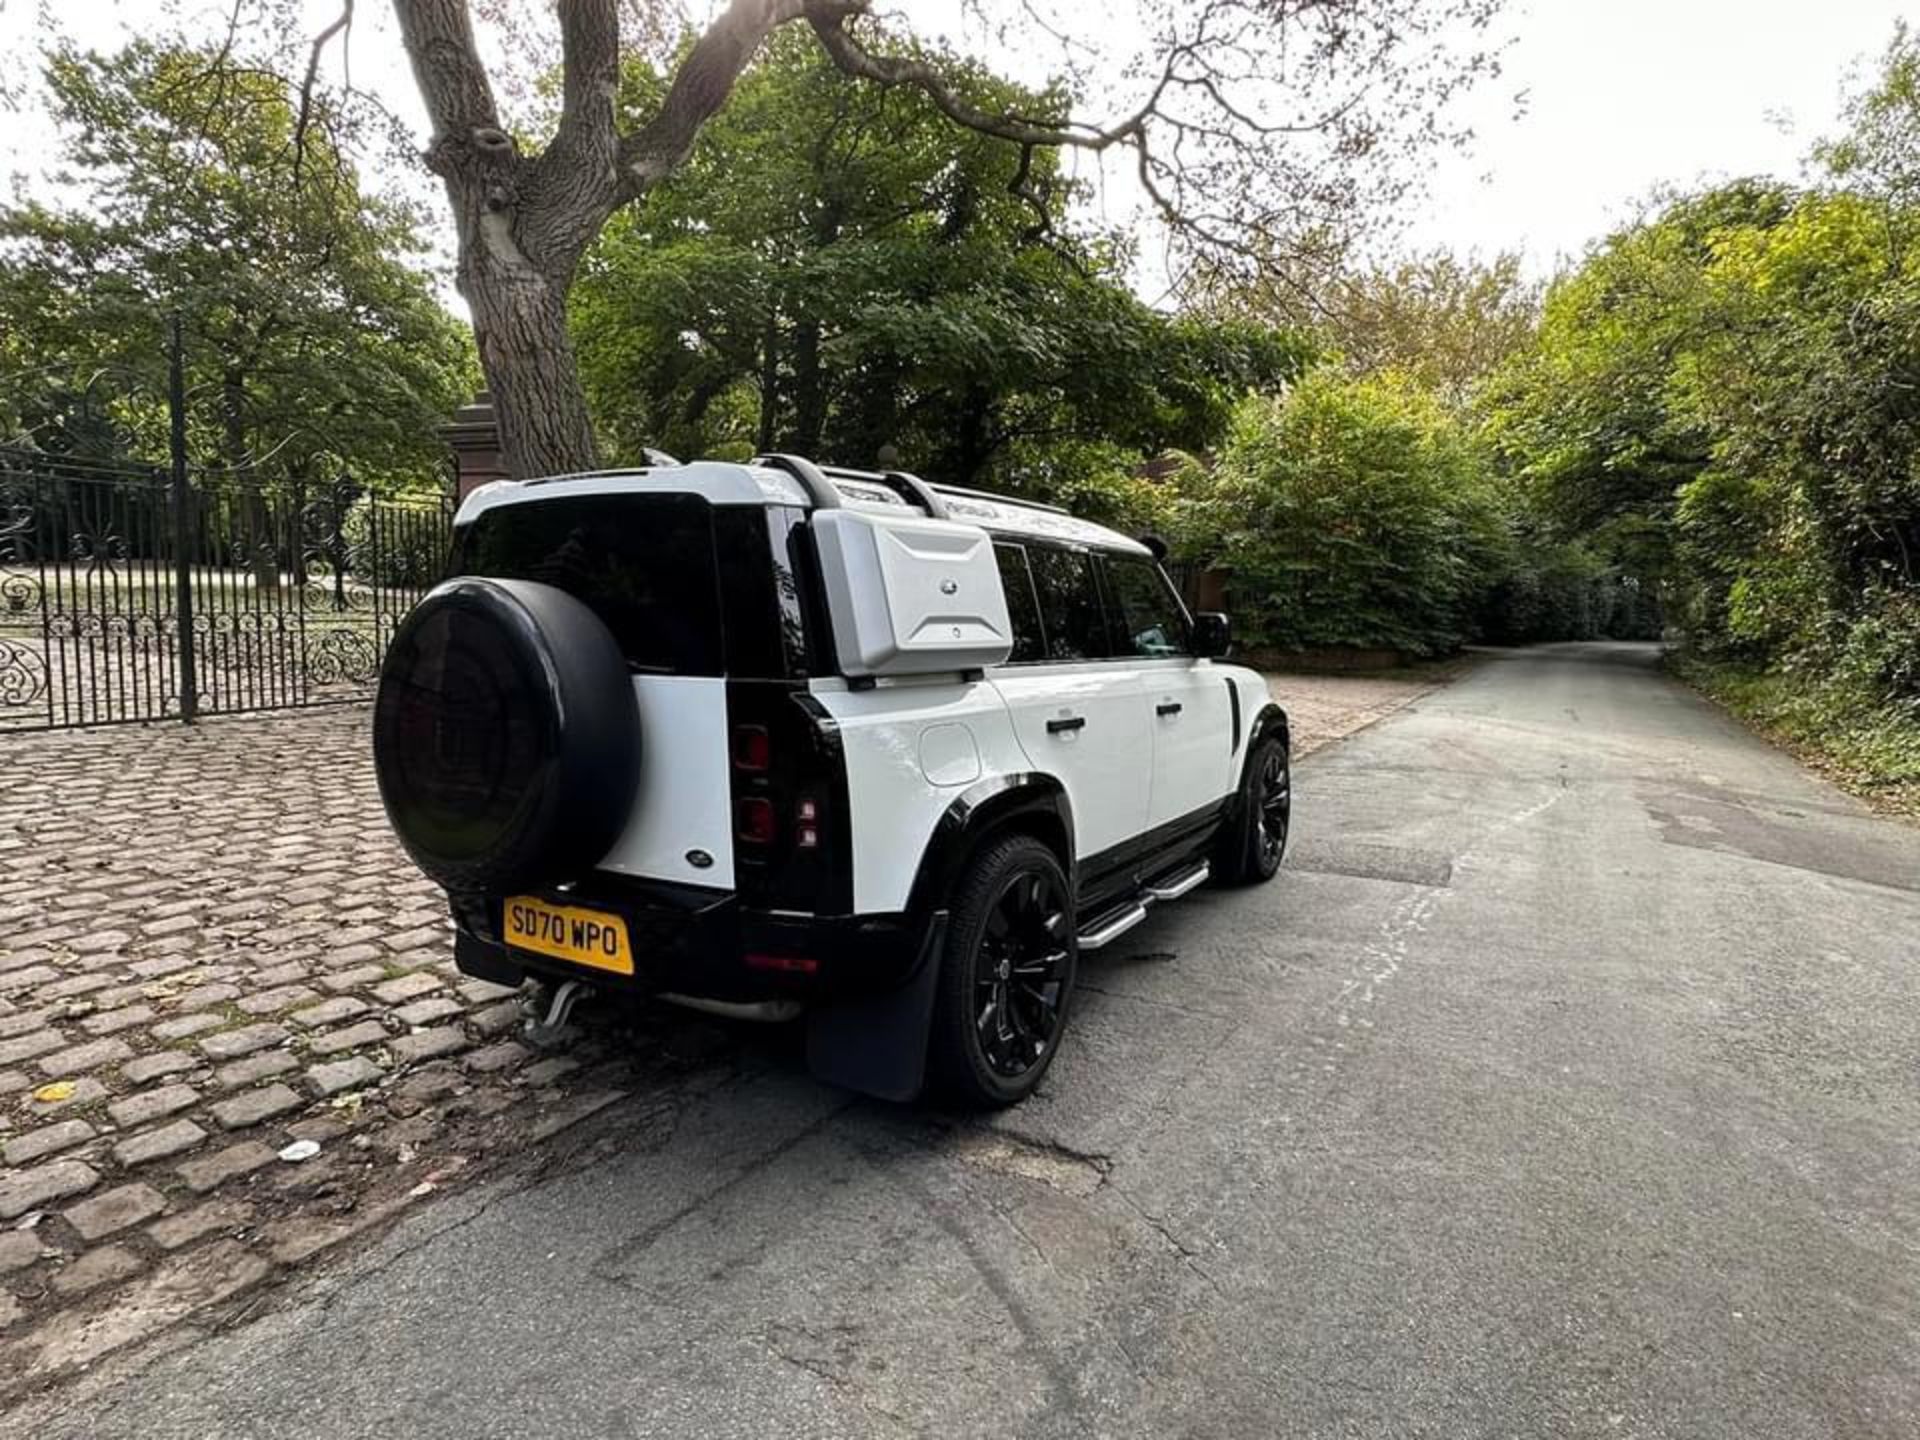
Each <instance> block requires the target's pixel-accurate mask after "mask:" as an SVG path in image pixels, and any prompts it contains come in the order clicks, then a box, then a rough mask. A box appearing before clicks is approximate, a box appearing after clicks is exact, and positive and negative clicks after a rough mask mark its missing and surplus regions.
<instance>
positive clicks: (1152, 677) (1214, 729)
mask: <svg viewBox="0 0 1920 1440" xmlns="http://www.w3.org/2000/svg"><path fill="white" fill-rule="evenodd" d="M1100 563H1101V567H1102V570H1103V573H1104V578H1105V581H1106V586H1107V596H1108V599H1109V601H1110V602H1111V603H1110V605H1109V609H1110V611H1111V612H1112V614H1113V617H1114V621H1115V624H1114V629H1115V630H1116V632H1117V633H1116V635H1115V637H1114V641H1115V647H1116V650H1117V652H1118V653H1119V655H1120V656H1121V657H1123V658H1124V659H1125V660H1126V661H1127V662H1128V663H1130V664H1132V665H1133V666H1135V667H1137V670H1138V673H1139V675H1140V682H1141V695H1142V697H1143V698H1142V708H1141V715H1142V718H1143V720H1144V721H1145V722H1146V724H1147V725H1148V727H1149V730H1150V733H1151V735H1152V747H1153V764H1152V767H1151V768H1152V772H1153V779H1152V782H1151V784H1150V786H1149V789H1148V798H1147V828H1149V829H1153V828H1157V827H1159V826H1162V825H1171V824H1172V823H1173V822H1175V821H1178V820H1182V819H1186V818H1188V817H1191V816H1195V815H1197V814H1199V813H1201V812H1204V811H1205V810H1206V809H1207V808H1208V807H1209V806H1211V805H1213V804H1214V803H1215V802H1217V801H1218V800H1219V799H1220V798H1221V797H1222V796H1224V795H1226V794H1227V792H1228V791H1229V790H1230V789H1231V788H1232V786H1233V744H1234V736H1233V698H1232V696H1231V695H1230V694H1229V692H1228V689H1227V680H1226V677H1225V676H1223V675H1221V674H1220V672H1219V671H1218V670H1216V669H1215V668H1214V667H1213V665H1212V663H1211V662H1209V661H1206V660H1199V659H1196V658H1195V657H1194V653H1193V622H1192V620H1191V619H1190V618H1189V617H1188V615H1187V609H1186V606H1185V605H1183V604H1181V603H1180V597H1179V596H1178V595H1177V594H1175V593H1174V589H1173V586H1172V585H1171V584H1169V583H1168V581H1167V577H1166V575H1165V574H1164V573H1162V571H1161V569H1160V567H1159V566H1158V565H1157V564H1155V563H1154V562H1153V560H1151V559H1150V558H1148V557H1147V556H1145V555H1103V556H1101V562H1100Z"/></svg>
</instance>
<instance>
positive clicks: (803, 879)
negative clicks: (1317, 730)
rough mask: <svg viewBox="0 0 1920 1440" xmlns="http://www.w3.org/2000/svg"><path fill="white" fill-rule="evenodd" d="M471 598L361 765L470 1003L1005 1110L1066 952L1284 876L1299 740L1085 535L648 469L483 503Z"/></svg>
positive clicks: (1113, 552)
mask: <svg viewBox="0 0 1920 1440" xmlns="http://www.w3.org/2000/svg"><path fill="white" fill-rule="evenodd" d="M453 574H454V578H452V579H449V580H447V581H446V582H444V583H443V584H441V585H440V586H439V587H438V588H436V589H435V590H433V591H432V592H431V593H430V594H429V595H428V596H427V597H426V598H425V599H424V600H423V601H422V602H421V603H420V605H419V606H418V608H417V609H415V610H414V611H413V612H412V614H410V615H409V616H408V617H407V620H406V621H405V623H404V624H403V625H402V627H401V629H400V632H399V634H398V635H397V636H396V638H395V640H394V643H393V646H392V648H391V651H390V652H389V655H388V657H387V661H386V665H385V668H384V670H383V671H382V674H381V680H380V693H379V699H378V703H377V706H376V710H375V721H374V754H375V760H376V763H377V768H378V772H379V780H380V790H381V795H382V798H383V799H384V800H385V802H386V807H387V813H388V815H389V817H390V818H391V820H392V822H393V826H394V829H395V830H396V831H397V832H398V834H399V836H400V839H401V841H402V842H403V843H404V844H405V846H406V847H407V849H408V851H409V852H410V853H411V854H412V856H413V857H414V859H415V860H416V861H417V862H418V864H419V865H420V866H421V868H422V869H424V870H425V871H426V872H427V873H428V874H429V875H431V876H433V877H434V878H435V879H436V880H438V881H439V882H440V883H441V884H442V885H443V886H444V887H445V888H446V890H447V892H448V895H449V898H450V901H451V905H452V910H453V915H454V921H455V926H456V931H457V938H456V948H455V956H456V959H457V961H458V963H459V965H460V967H461V968H462V969H463V970H465V971H466V972H468V973H469V974H473V975H477V976H482V977H485V978H486V979H489V980H497V981H502V982H505V983H517V982H519V981H521V980H523V979H525V978H527V977H528V976H537V977H539V978H542V979H544V980H547V981H549V982H554V983H557V984H560V983H563V982H565V981H567V980H573V981H581V982H588V983H591V984H592V985H595V986H600V987H605V988H609V989H616V990H626V991H630V992H634V993H640V994H657V995H662V996H665V997H667V998H671V999H675V1000H679V1001H683V1002H687V1003H692V1004H696V1005H699V1006H702V1007H704V1008H708V1009H714V1010H718V1011H720V1012H722V1013H729V1014H739V1015H748V1016H754V1017H758V1018H765V1019H781V1018H790V1017H797V1016H799V1015H800V1014H802V1013H803V1012H804V1013H805V1015H806V1017H807V1023H808V1026H809V1029H808V1036H807V1040H808V1054H809V1059H810V1062H811V1064H812V1065H813V1067H814V1069H815V1071H816V1072H817V1073H819V1074H820V1075H821V1076H823V1078H826V1079H828V1080H831V1081H833V1082H835V1083H838V1084H842V1085H846V1086H849V1087H852V1088H855V1089H859V1090H864V1091H867V1092H869V1093H872V1094H877V1095H882V1096H886V1097H889V1098H894V1099H908V1098H912V1097H914V1096H916V1095H918V1094H920V1093H921V1091H922V1090H923V1088H926V1087H928V1086H931V1087H933V1088H934V1089H935V1090H936V1091H937V1092H938V1093H940V1094H941V1095H943V1096H944V1097H945V1098H947V1099H949V1100H953V1101H956V1102H959V1103H963V1104H973V1105H1004V1104H1008V1103H1011V1102H1013V1101H1016V1100H1019V1099H1021V1098H1022V1097H1024V1096H1025V1095H1027V1094H1028V1093H1029V1092H1030V1091H1032V1089H1033V1087H1034V1086H1035V1085H1036V1084H1037V1083H1038V1081H1039V1079H1040V1077H1041V1075H1042V1074H1043V1073H1044V1072H1045V1071H1046V1068H1047V1066H1048V1064H1049V1063H1050V1062H1051V1061H1052V1059H1053V1056H1054V1053H1055V1051H1056V1050H1057V1048H1058V1046H1059V1043H1060V1037H1061V1033H1062V1031H1063V1029H1064V1028H1065V1025H1066V1022H1067V1015H1068V1011H1069V1008H1070V1004H1071V1000H1072V995H1073V983H1074V973H1075V967H1076V961H1077V959H1078V956H1079V955H1080V954H1081V953H1083V952H1085V951H1089V950H1096V949H1099V948H1100V947H1101V946H1103V945H1107V944H1109V943H1111V942H1112V941H1113V940H1114V939H1115V938H1116V937H1118V936H1119V935H1121V934H1123V933H1125V932H1126V931H1127V930H1128V929H1129V928H1131V927H1132V926H1133V925H1135V924H1137V923H1139V921H1140V920H1141V919H1143V918H1144V917H1145V915H1146V912H1147V907H1148V906H1149V905H1151V904H1153V903H1155V902H1158V901H1162V900H1171V899H1174V898H1176V897H1178V896H1180V895H1184V894H1186V893H1187V892H1188V891H1189V890H1192V889H1193V888H1194V887H1195V886H1197V885H1199V884H1201V883H1202V882H1203V881H1205V880H1206V879H1208V878H1209V876H1211V877H1212V878H1213V879H1215V880H1216V881H1225V882H1245V881H1255V880H1265V879H1267V878H1269V877H1270V876H1272V875H1273V873H1274V871H1275V870H1276V869H1277V868H1278V866H1279V864H1280V856H1281V851H1282V849H1283V848H1284V846H1285V844H1286V838H1287V822H1288V809H1289V798H1290V788H1289V771H1288V745H1289V742H1288V733H1287V719H1286V716H1285V714H1284V713H1283V712H1282V711H1281V710H1280V708H1279V707H1278V706H1276V705H1274V704H1273V703H1272V702H1271V701H1270V700H1269V698H1268V695H1267V687H1266V684H1265V682H1264V681H1263V680H1262V679H1261V677H1260V676H1259V675H1257V674H1255V673H1254V672H1253V671H1250V670H1245V669H1241V668H1239V667H1237V666H1230V665H1224V664H1221V663H1219V661H1220V659H1221V657H1222V656H1224V655H1225V653H1226V651H1227V648H1228V634H1227V624H1226V620H1225V617H1223V616H1220V615H1211V614H1202V615H1200V616H1198V617H1190V616H1189V615H1188V613H1187V610H1186V608H1185V606H1183V605H1182V604H1181V602H1180V598H1179V596H1178V594H1177V593H1176V591H1175V590H1174V588H1173V587H1172V586H1171V585H1170V584H1169V583H1168V582H1167V579H1166V576H1165V575H1164V574H1163V573H1162V571H1161V569H1160V566H1159V564H1158V562H1157V560H1156V556H1155V552H1154V551H1153V550H1150V549H1149V548H1148V547H1147V546H1146V545H1144V544H1141V543H1139V542H1136V541H1133V540H1129V539H1127V538H1125V537H1123V536H1121V535H1118V534H1116V533H1114V532H1113V531H1111V530H1108V529H1105V528H1103V527H1101V526H1099V525H1094V524H1089V523H1088V522H1086V521H1084V520H1079V519H1076V518H1074V517H1073V516H1071V515H1068V514H1066V513H1065V512H1063V511H1060V510H1057V509H1053V508H1050V507H1047V506H1043V505H1035V504H1030V503H1026V502H1023V501H1019V500H1012V499H1007V498H1004V497H1001V496H992V495H983V494H980V493H977V492H972V491H963V490H955V489H949V488H946V487H942V486H929V485H927V484H925V483H924V482H922V481H920V480H918V479H916V478H914V477H913V476H911V475H906V474H902V473H898V472H892V473H887V474H872V473H867V472H863V471H851V470H843V469H834V468H827V467H821V466H816V465H814V464H812V463H810V462H808V461H805V460H802V459H799V458H797V457H793V456H765V457H762V458H761V459H758V460H756V461H754V462H753V463H751V464H746V465H738V464H722V463H717V462H700V463H695V464H688V465H660V466H655V467H652V468H648V469H644V470H634V471H619V472H612V473H605V474H592V475H569V476H559V477H555V478H553V479H547V480H533V481H527V482H525V483H516V482H503V483H500V484H495V485H488V486H485V487H483V488H481V489H479V490H476V491H475V492H474V493H473V494H472V495H470V496H468V497H467V500H466V502H465V503H464V504H463V505H462V506H461V508H460V513H459V516H458V518H457V521H456V526H455V543H454V565H453ZM562 993H566V994H570V993H573V992H572V991H571V990H563V992H562Z"/></svg>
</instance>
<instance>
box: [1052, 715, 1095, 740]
mask: <svg viewBox="0 0 1920 1440" xmlns="http://www.w3.org/2000/svg"><path fill="white" fill-rule="evenodd" d="M1086 728H1087V717H1086V716H1084V715H1075V716H1074V717H1073V718H1072V719H1070V720H1049V721H1047V734H1049V735H1064V734H1066V733H1067V732H1069V731H1072V730H1084V729H1086Z"/></svg>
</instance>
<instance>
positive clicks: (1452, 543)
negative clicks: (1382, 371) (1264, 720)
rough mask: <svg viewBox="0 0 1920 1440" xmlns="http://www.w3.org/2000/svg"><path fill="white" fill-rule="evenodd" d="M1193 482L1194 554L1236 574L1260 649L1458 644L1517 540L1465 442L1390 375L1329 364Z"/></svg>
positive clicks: (1190, 526) (1242, 420)
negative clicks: (1359, 375) (1345, 371)
mask: <svg viewBox="0 0 1920 1440" xmlns="http://www.w3.org/2000/svg"><path fill="white" fill-rule="evenodd" d="M1185 484H1186V486H1187V487H1188V489H1189V490H1190V492H1191V493H1190V496H1189V498H1187V499H1186V500H1185V501H1184V502H1183V506H1182V509H1183V511H1184V517H1183V522H1184V524H1183V528H1184V532H1185V536H1186V541H1187V544H1188V545H1189V546H1190V547H1191V548H1192V549H1193V550H1194V551H1195V552H1196V553H1198V554H1199V555H1201V556H1204V557H1206V558H1207V559H1210V560H1213V561H1215V562H1218V563H1224V564H1226V565H1228V566H1229V567H1230V568H1231V572H1232V574H1231V578H1230V582H1229V587H1230V589H1229V593H1230V596H1231V599H1232V601H1233V604H1234V607H1235V615H1236V621H1237V623H1238V624H1239V626H1240V629H1241V632H1242V634H1243V635H1245V637H1246V638H1247V640H1248V641H1249V642H1250V643H1251V644H1253V645H1255V646H1259V647H1271V648H1280V649H1306V648H1312V647H1318V646H1363V647H1386V648H1392V649H1396V650H1402V651H1406V652H1409V653H1412V654H1420V655H1427V654H1436V653H1440V652H1444V651H1447V650H1451V649H1453V648H1454V647H1455V646H1457V645H1458V644H1459V643H1460V641H1461V640H1462V639H1463V638H1464V637H1465V636H1466V635H1467V634H1468V633H1469V631H1470V629H1471V627H1472V624H1473V616H1474V612H1475V610H1476V608H1477V606H1478V604H1479V602H1480V599H1481V595H1482V592H1483V589H1484V587H1485V585H1486V583H1487V580H1488V578H1489V577H1490V576H1491V575H1493V574H1496V573H1498V572H1499V571H1500V569H1501V567H1502V564H1503V561H1504V558H1505V556H1506V554H1507V552H1508V549H1509V546H1510V538H1509V533H1508V529H1507V525H1506V519H1505V516H1504V514H1503V511H1502V506H1501V503H1500V498H1499V496H1498V494H1497V493H1496V491H1495V489H1494V487H1493V485H1492V483H1491V481H1490V478H1489V476H1488V474H1487V471H1486V469H1485V467H1484V465H1483V464H1482V462H1481V459H1480V457H1479V456H1478V454H1477V453H1476V451H1475V448H1474V445H1473V442H1472V439H1471V437H1470V436H1469V434H1468V433H1467V432H1466V431H1465V430H1464V429H1463V428H1462V427H1461V426H1460V425H1459V424H1458V423H1457V422H1456V421H1455V420H1454V419H1453V418H1452V417H1451V416H1450V415H1449V413H1448V412H1447V411H1446V410H1445V409H1444V408H1443V407H1442V406H1441V405H1440V404H1439V403H1438V402H1437V401H1436V400H1435V399H1433V397H1432V396H1430V395H1429V394H1427V393H1426V392H1424V391H1421V390H1420V389H1418V388H1417V387H1415V386H1413V385H1411V384H1409V383H1407V382H1405V381H1402V380H1399V379H1396V378H1394V377H1390V376H1388V377H1375V378H1369V379H1353V378H1350V377H1347V376H1344V375H1342V374H1340V373H1338V372H1337V371H1333V370H1327V369H1323V370H1319V371H1316V372H1314V373H1313V374H1311V375H1309V376H1308V377H1307V378H1306V379H1304V380H1303V381H1302V382H1301V383H1300V384H1299V385H1297V386H1296V387H1294V388H1293V389H1292V390H1291V391H1289V392H1288V393H1287V394H1286V395H1285V396H1284V397H1281V398H1278V399H1268V398H1256V399H1251V400H1248V401H1247V402H1245V403H1244V404H1243V405H1242V406H1241V407H1240V409H1239V411H1238V412H1237V414H1236V415H1235V418H1234V422H1233V426H1232V429H1231V431H1230V433H1229V435H1228V437H1227V441H1226V444H1225V445H1224V447H1223V448H1222V449H1221V452H1220V455H1219V461H1218V465H1217V467H1216V469H1215V470H1214V471H1213V473H1212V474H1211V475H1210V476H1207V475H1202V474H1190V475H1189V476H1187V477H1186V481H1185Z"/></svg>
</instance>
